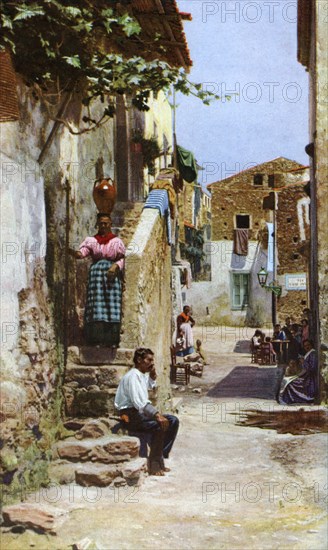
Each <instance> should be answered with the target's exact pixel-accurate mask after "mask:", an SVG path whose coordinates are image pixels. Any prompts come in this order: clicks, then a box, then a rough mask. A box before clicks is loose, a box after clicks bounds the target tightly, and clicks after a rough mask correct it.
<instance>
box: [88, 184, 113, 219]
mask: <svg viewBox="0 0 328 550" xmlns="http://www.w3.org/2000/svg"><path fill="white" fill-rule="evenodd" d="M116 196H117V191H116V183H115V182H114V181H113V180H112V179H111V178H106V179H102V180H96V181H95V183H94V186H93V200H94V202H95V204H96V207H97V209H98V212H103V213H104V214H105V213H106V214H110V213H111V211H112V210H113V208H114V204H115V201H116Z"/></svg>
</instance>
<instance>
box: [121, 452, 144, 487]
mask: <svg viewBox="0 0 328 550" xmlns="http://www.w3.org/2000/svg"><path fill="white" fill-rule="evenodd" d="M145 472H147V458H141V457H139V458H135V459H134V460H130V462H127V463H126V464H124V466H123V468H122V476H123V477H124V479H126V481H127V483H128V485H137V484H138V483H139V482H140V477H141V476H142V475H143V474H144V473H145Z"/></svg>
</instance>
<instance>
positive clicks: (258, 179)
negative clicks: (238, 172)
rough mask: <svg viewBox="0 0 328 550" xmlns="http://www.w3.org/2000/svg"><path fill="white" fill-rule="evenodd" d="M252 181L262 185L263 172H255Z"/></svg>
mask: <svg viewBox="0 0 328 550" xmlns="http://www.w3.org/2000/svg"><path fill="white" fill-rule="evenodd" d="M253 183H254V185H263V174H255V176H254V177H253Z"/></svg>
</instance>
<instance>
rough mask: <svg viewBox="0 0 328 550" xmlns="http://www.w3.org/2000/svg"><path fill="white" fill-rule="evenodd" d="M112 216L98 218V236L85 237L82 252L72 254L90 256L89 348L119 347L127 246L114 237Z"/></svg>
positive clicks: (86, 320)
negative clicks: (90, 346) (91, 262)
mask: <svg viewBox="0 0 328 550" xmlns="http://www.w3.org/2000/svg"><path fill="white" fill-rule="evenodd" d="M111 226H112V222H111V218H110V216H109V214H103V213H100V214H97V227H98V233H97V234H96V235H94V236H93V237H86V239H85V240H84V241H83V243H82V244H81V245H80V249H79V250H78V251H77V250H72V249H71V250H70V254H71V255H72V256H73V257H74V258H76V259H78V260H82V259H83V258H86V257H88V256H91V258H92V260H93V264H92V266H91V267H90V270H89V277H88V288H87V302H86V306H85V312H84V332H85V338H86V340H87V343H88V344H98V345H103V346H118V344H119V340H120V327H121V309H122V307H121V306H122V272H123V267H124V256H125V246H124V244H123V241H122V240H121V239H120V238H119V237H117V236H116V235H114V234H113V233H111Z"/></svg>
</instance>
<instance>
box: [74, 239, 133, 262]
mask: <svg viewBox="0 0 328 550" xmlns="http://www.w3.org/2000/svg"><path fill="white" fill-rule="evenodd" d="M79 250H80V252H81V254H82V256H83V258H86V257H87V256H91V258H92V259H93V260H103V259H106V260H112V261H114V262H115V263H116V264H117V265H118V266H119V268H120V269H123V267H124V258H121V259H120V260H117V261H116V258H117V257H121V256H122V255H124V254H125V246H124V244H123V241H121V239H120V238H119V237H115V238H114V239H111V240H110V241H109V242H108V243H107V244H99V243H98V241H97V239H95V237H87V238H86V239H84V241H83V243H82V244H81V245H80V249H79Z"/></svg>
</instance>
